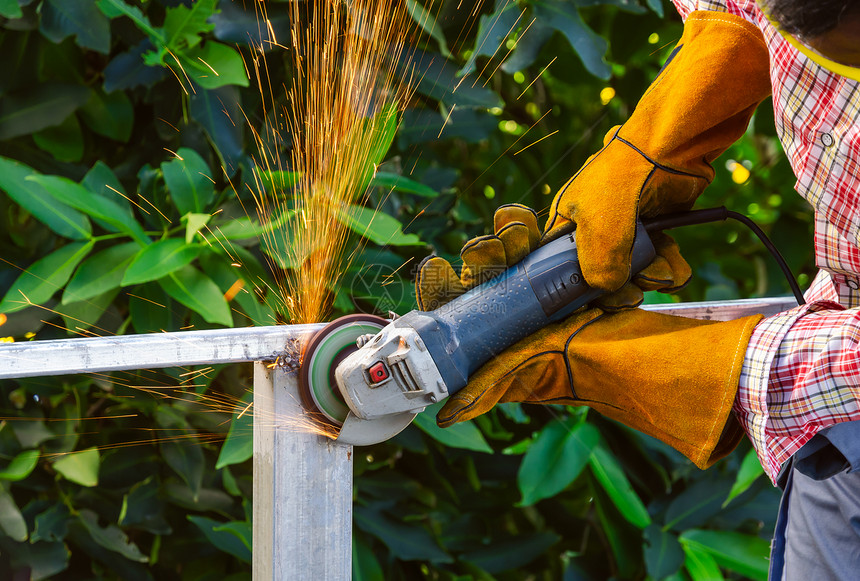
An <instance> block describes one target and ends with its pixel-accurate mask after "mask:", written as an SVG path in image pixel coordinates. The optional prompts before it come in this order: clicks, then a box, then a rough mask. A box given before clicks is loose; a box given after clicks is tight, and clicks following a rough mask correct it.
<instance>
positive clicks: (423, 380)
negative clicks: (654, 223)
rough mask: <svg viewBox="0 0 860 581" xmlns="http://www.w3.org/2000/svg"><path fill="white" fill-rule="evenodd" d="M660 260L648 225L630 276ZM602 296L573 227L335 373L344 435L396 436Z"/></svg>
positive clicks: (391, 332) (412, 315)
mask: <svg viewBox="0 0 860 581" xmlns="http://www.w3.org/2000/svg"><path fill="white" fill-rule="evenodd" d="M654 256H655V251H654V246H653V244H652V243H651V240H650V238H649V237H648V234H647V232H646V231H645V228H644V227H642V225H641V224H640V225H638V226H637V230H636V236H635V241H634V245H633V250H632V256H631V263H632V272H634V273H635V272H638V271H640V270H642V269H643V268H645V267H646V266H647V265H648V264H650V263H651V261H652V260H653V259H654ZM601 294H603V291H601V290H599V289H594V288H591V287H589V286H588V285H587V284H586V282H585V279H584V278H583V276H582V271H581V269H580V266H579V258H578V255H577V249H576V232H575V231H574V232H572V233H570V234H568V235H565V236H563V237H561V238H558V239H556V240H554V241H552V242H550V243H548V244H546V245H544V246H542V247H540V248H538V249H537V250H535V251H534V252H532V253H531V254H529V255H528V256H526V258H524V259H523V260H522V261H521V262H519V263H518V264H516V265H514V266H512V267H510V268H508V269H507V270H506V271H504V272H503V273H502V274H500V275H499V276H497V277H494V278H493V279H491V280H489V281H488V282H486V283H484V284H482V285H479V286H477V287H475V288H473V289H471V290H469V291H468V292H466V293H465V294H463V295H461V296H459V297H457V298H455V299H453V300H452V301H451V302H449V303H447V304H446V305H443V306H442V307H439V308H438V309H436V310H434V311H427V312H422V311H411V312H409V313H407V314H406V315H404V316H402V317H400V318H398V319H396V320H394V321H392V322H391V323H390V324H389V325H388V326H386V327H385V328H384V329H382V330H381V331H380V332H379V333H378V334H377V335H375V336H374V337H373V338H372V339H369V338H368V340H367V341H366V342H364V343H363V345H362V346H361V347H360V348H359V349H358V350H356V351H355V352H353V353H352V354H351V355H349V356H347V357H346V358H345V359H344V360H343V361H341V362H340V363H339V364H338V365H337V368H336V369H335V373H334V376H335V380H336V383H337V388H338V389H339V390H340V394H341V395H342V396H343V399H344V401H345V402H346V404H347V406H348V407H349V408H350V414H349V415H348V417H347V419H346V421H345V422H344V425H343V427H342V429H341V433H340V435H339V437H338V441H342V442H345V443H352V444H358V445H361V444H367V443H375V442H378V441H382V440H384V439H387V438H389V437H391V436H392V435H394V433H397V432H398V431H400V430H401V429H403V428H404V427H405V426H406V425H408V424H409V422H411V421H412V419H413V418H414V414H416V413H418V412H420V411H422V410H423V409H424V408H425V407H426V406H427V405H429V404H432V403H435V402H437V401H441V400H442V399H444V398H445V397H448V396H450V395H452V394H454V393H456V392H457V391H459V390H460V389H462V388H463V387H465V386H466V384H467V383H468V380H469V377H470V376H471V375H472V374H473V373H474V372H475V371H477V369H478V368H480V367H481V366H482V365H483V364H484V363H486V362H487V361H489V360H490V359H491V358H492V357H494V356H496V355H498V354H499V353H501V352H502V351H504V350H505V349H507V348H508V347H510V346H511V345H513V344H514V343H516V342H517V341H519V340H521V339H523V338H525V337H527V336H529V335H531V334H532V333H534V332H536V331H538V330H540V329H542V328H544V327H545V326H546V325H548V324H550V323H554V322H556V321H560V320H562V319H564V318H566V317H567V316H569V315H570V314H572V313H573V312H574V311H576V310H577V309H579V308H581V307H583V306H585V305H587V304H588V303H590V302H591V301H593V300H594V299H596V298H597V297H599V296H600V295H601ZM375 424H377V425H375ZM395 429H396V431H395V432H394V433H390V432H392V431H393V430H395Z"/></svg>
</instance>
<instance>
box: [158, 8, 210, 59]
mask: <svg viewBox="0 0 860 581" xmlns="http://www.w3.org/2000/svg"><path fill="white" fill-rule="evenodd" d="M216 2H217V0H197V2H195V3H194V4H192V5H191V8H190V9H189V8H188V7H187V6H183V5H182V4H180V5H179V6H175V7H173V8H168V9H167V14H166V16H165V17H164V36H165V40H166V41H167V46H168V47H170V49H171V50H172V51H174V52H176V51H177V50H182V49H184V48H191V47H193V46H197V45H198V44H200V41H201V40H202V39H201V37H200V35H201V34H205V33H207V32H210V31H211V30H212V29H214V28H215V26H214V25H213V24H209V23H208V22H207V20H208V19H209V17H210V16H212V14H213V13H214V12H215V3H216Z"/></svg>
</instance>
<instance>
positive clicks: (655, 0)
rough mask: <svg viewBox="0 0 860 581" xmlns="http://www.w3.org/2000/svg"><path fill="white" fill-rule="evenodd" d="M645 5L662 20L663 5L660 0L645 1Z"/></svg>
mask: <svg viewBox="0 0 860 581" xmlns="http://www.w3.org/2000/svg"><path fill="white" fill-rule="evenodd" d="M645 3H646V4H648V8H650V9H651V10H653V11H654V13H655V14H657V16H659V17H660V18H663V3H662V2H661V1H660V0H645Z"/></svg>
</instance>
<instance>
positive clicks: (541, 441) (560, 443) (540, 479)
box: [517, 418, 599, 506]
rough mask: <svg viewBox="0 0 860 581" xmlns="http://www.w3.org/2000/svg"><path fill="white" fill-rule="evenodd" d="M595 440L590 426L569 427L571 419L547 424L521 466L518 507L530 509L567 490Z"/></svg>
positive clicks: (596, 437)
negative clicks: (520, 499) (520, 498)
mask: <svg viewBox="0 0 860 581" xmlns="http://www.w3.org/2000/svg"><path fill="white" fill-rule="evenodd" d="M598 439H599V436H598V433H597V430H595V429H594V427H593V426H591V425H589V424H585V423H576V424H572V422H571V419H570V418H568V419H567V420H553V421H552V422H550V423H549V424H547V426H546V427H545V428H544V429H543V430H541V433H540V435H538V437H537V439H536V440H535V442H534V443H533V444H532V446H531V447H530V448H529V449H528V451H527V452H526V454H525V456H523V460H522V463H521V464H520V468H519V472H518V473H517V485H518V486H519V489H520V493H521V494H522V496H523V498H522V501H521V502H520V505H521V506H530V505H532V504H535V503H536V502H538V501H540V500H543V499H545V498H550V497H552V496H555V495H556V494H558V493H559V492H561V491H562V490H564V489H565V488H567V486H568V485H569V484H570V483H571V482H573V481H574V480H575V479H576V477H577V476H579V474H580V472H582V469H583V468H584V467H585V464H586V463H587V462H588V458H589V454H590V453H591V449H592V448H593V447H594V446H595V445H596V444H597V442H598Z"/></svg>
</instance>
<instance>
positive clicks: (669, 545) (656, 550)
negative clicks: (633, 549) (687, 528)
mask: <svg viewBox="0 0 860 581" xmlns="http://www.w3.org/2000/svg"><path fill="white" fill-rule="evenodd" d="M644 534H645V547H644V554H645V568H646V570H647V571H648V575H649V576H650V577H651V578H652V579H663V578H664V577H668V576H669V575H672V574H674V573H675V572H676V571H678V569H680V568H681V566H682V565H683V564H684V550H683V549H682V548H681V543H679V542H678V539H677V538H676V537H675V535H672V534H670V533H667V532H664V531H663V530H662V529H661V528H660V526H659V525H656V524H650V525H648V526H647V527H646V528H645V531H644Z"/></svg>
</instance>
